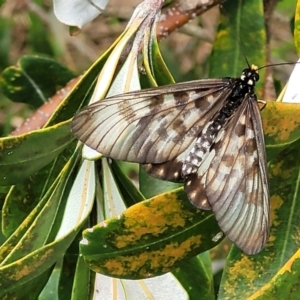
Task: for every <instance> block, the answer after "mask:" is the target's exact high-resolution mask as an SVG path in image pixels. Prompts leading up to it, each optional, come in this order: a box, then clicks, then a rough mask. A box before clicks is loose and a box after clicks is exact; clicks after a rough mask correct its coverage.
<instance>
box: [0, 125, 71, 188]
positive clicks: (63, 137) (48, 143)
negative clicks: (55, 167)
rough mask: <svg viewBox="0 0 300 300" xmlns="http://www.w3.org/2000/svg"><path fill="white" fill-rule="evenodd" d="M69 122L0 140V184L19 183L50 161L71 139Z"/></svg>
mask: <svg viewBox="0 0 300 300" xmlns="http://www.w3.org/2000/svg"><path fill="white" fill-rule="evenodd" d="M69 123H70V122H69V121H67V122H64V123H61V124H59V125H54V126H52V127H48V128H46V129H42V130H38V131H34V132H31V133H29V134H24V135H20V136H14V137H7V138H2V139H0V148H1V154H0V185H12V184H16V183H19V182H21V181H23V180H25V179H26V178H27V177H28V176H30V175H32V174H34V173H35V172H37V171H38V170H40V169H41V168H42V167H44V166H46V165H47V164H49V163H50V162H51V161H53V160H54V159H55V158H56V157H57V156H58V154H59V153H61V152H62V151H63V150H64V148H65V147H66V146H67V145H68V144H69V143H70V142H71V141H72V139H73V138H74V137H73V135H72V133H71V131H70V127H69V126H70V125H69Z"/></svg>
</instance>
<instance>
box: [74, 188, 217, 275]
mask: <svg viewBox="0 0 300 300" xmlns="http://www.w3.org/2000/svg"><path fill="white" fill-rule="evenodd" d="M183 199H184V201H183ZM219 232H220V229H219V228H218V226H217V223H216V221H215V219H214V217H213V214H212V213H211V212H204V211H200V210H197V209H196V208H195V207H194V206H192V205H191V204H190V203H189V201H188V200H187V199H186V195H185V193H184V191H183V190H182V189H177V190H176V191H174V192H170V193H166V194H162V195H159V196H156V197H154V198H152V199H149V200H146V201H143V202H141V203H138V204H135V205H133V206H131V207H130V208H128V209H127V210H126V211H125V212H124V213H122V214H121V215H120V216H118V217H117V218H113V219H110V220H107V221H104V222H101V223H100V224H99V225H96V226H94V227H93V229H92V230H91V229H88V230H85V231H84V233H83V236H84V240H83V242H82V243H81V245H80V250H81V253H82V254H83V256H84V259H85V261H86V262H87V263H88V264H89V266H90V267H91V268H92V269H93V270H94V271H96V272H98V273H101V274H105V275H109V276H113V277H119V278H128V279H139V278H148V277H152V276H157V275H160V274H163V273H166V272H169V271H170V270H172V269H173V268H175V267H178V266H179V264H180V263H181V262H182V261H184V260H186V259H190V258H192V257H193V256H195V255H196V254H197V253H200V252H203V251H205V250H207V249H210V248H212V247H213V246H215V245H216V241H214V239H213V238H214V237H215V236H216V235H217V234H218V233H219Z"/></svg>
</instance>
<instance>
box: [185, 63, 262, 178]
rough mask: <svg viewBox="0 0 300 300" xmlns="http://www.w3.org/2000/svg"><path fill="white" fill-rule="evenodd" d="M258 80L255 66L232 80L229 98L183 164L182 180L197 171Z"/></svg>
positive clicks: (200, 135) (201, 134)
mask: <svg viewBox="0 0 300 300" xmlns="http://www.w3.org/2000/svg"><path fill="white" fill-rule="evenodd" d="M258 80H259V75H258V73H257V67H255V66H251V67H250V68H247V69H245V70H243V72H242V75H241V76H240V78H236V79H233V80H232V84H233V87H232V92H231V94H230V96H229V97H228V98H227V100H226V102H225V103H224V105H223V106H222V108H221V109H220V110H219V111H218V112H217V113H216V114H215V115H214V116H213V117H212V118H211V119H210V121H209V122H208V123H207V124H206V126H205V127H204V128H203V130H202V131H201V132H200V133H199V135H198V137H197V139H196V141H195V144H194V146H193V147H192V148H191V150H190V152H189V154H188V156H187V157H186V159H185V161H184V162H183V165H182V170H181V173H182V174H181V175H182V177H183V178H186V177H187V176H188V175H190V174H193V173H196V172H197V171H198V169H199V167H200V165H201V163H202V162H203V160H204V159H205V158H206V156H207V155H208V153H209V151H210V149H211V148H212V146H213V145H214V143H215V142H216V141H217V140H218V139H220V138H221V136H220V133H222V131H224V129H225V128H226V124H227V123H228V121H229V120H230V119H231V118H232V116H233V115H234V113H235V111H236V110H237V109H238V108H239V107H240V105H241V104H242V103H243V100H244V99H245V95H246V94H251V95H254V86H255V83H256V82H257V81H258Z"/></svg>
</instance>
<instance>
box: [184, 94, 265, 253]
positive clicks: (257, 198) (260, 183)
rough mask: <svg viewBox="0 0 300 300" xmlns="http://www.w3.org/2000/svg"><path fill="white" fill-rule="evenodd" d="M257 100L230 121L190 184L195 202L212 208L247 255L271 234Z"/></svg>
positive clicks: (249, 99)
mask: <svg viewBox="0 0 300 300" xmlns="http://www.w3.org/2000/svg"><path fill="white" fill-rule="evenodd" d="M253 97H254V98H255V96H253V95H252V96H249V95H248V96H246V97H245V99H244V103H243V104H242V105H241V107H240V108H239V110H238V111H237V112H236V114H235V115H234V117H233V118H232V119H231V120H230V122H229V124H228V125H227V128H226V130H224V131H223V132H221V133H220V136H221V137H220V140H219V141H217V142H216V144H215V145H214V147H213V148H212V151H211V154H212V155H210V156H208V158H207V159H206V161H204V162H203V164H202V165H205V164H207V161H208V164H209V165H208V166H206V167H205V168H204V171H203V166H202V165H201V166H200V168H199V170H198V172H197V174H193V175H191V176H190V177H189V178H188V179H187V180H186V183H185V190H186V192H187V194H188V196H189V198H190V200H191V202H192V203H193V204H194V205H195V206H197V207H200V208H203V203H204V204H205V203H206V201H207V202H208V203H209V204H210V206H211V208H212V210H213V212H214V214H215V217H216V220H217V221H218V224H219V226H220V228H222V231H223V232H224V233H225V234H226V235H227V236H228V237H229V238H230V239H231V240H232V241H233V242H234V243H235V244H236V245H237V246H238V247H240V248H241V249H243V251H244V252H246V253H248V254H255V253H258V252H259V251H261V249H262V248H263V247H264V245H265V243H266V241H267V237H268V231H269V229H268V228H269V194H268V182H267V180H266V178H267V177H266V158H265V149H264V139H263V134H262V125H261V119H260V113H259V109H258V106H257V100H256V98H255V99H254V98H253Z"/></svg>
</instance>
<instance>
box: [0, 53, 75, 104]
mask: <svg viewBox="0 0 300 300" xmlns="http://www.w3.org/2000/svg"><path fill="white" fill-rule="evenodd" d="M72 78H74V74H73V73H72V72H71V71H70V70H69V69H67V68H66V67H64V66H62V65H61V64H59V63H58V62H57V61H55V60H53V59H51V58H48V57H40V56H23V57H22V58H21V59H19V61H18V65H17V66H12V67H8V68H7V69H5V70H4V71H3V73H2V78H1V81H0V85H1V88H2V90H3V92H4V94H5V95H6V97H8V98H9V99H11V100H12V101H15V102H24V103H27V104H30V105H32V106H34V107H39V106H41V105H42V104H43V103H45V102H46V101H47V99H48V98H49V97H51V96H53V95H54V94H55V92H56V90H57V86H65V85H66V84H67V82H68V81H70V80H71V79H72Z"/></svg>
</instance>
